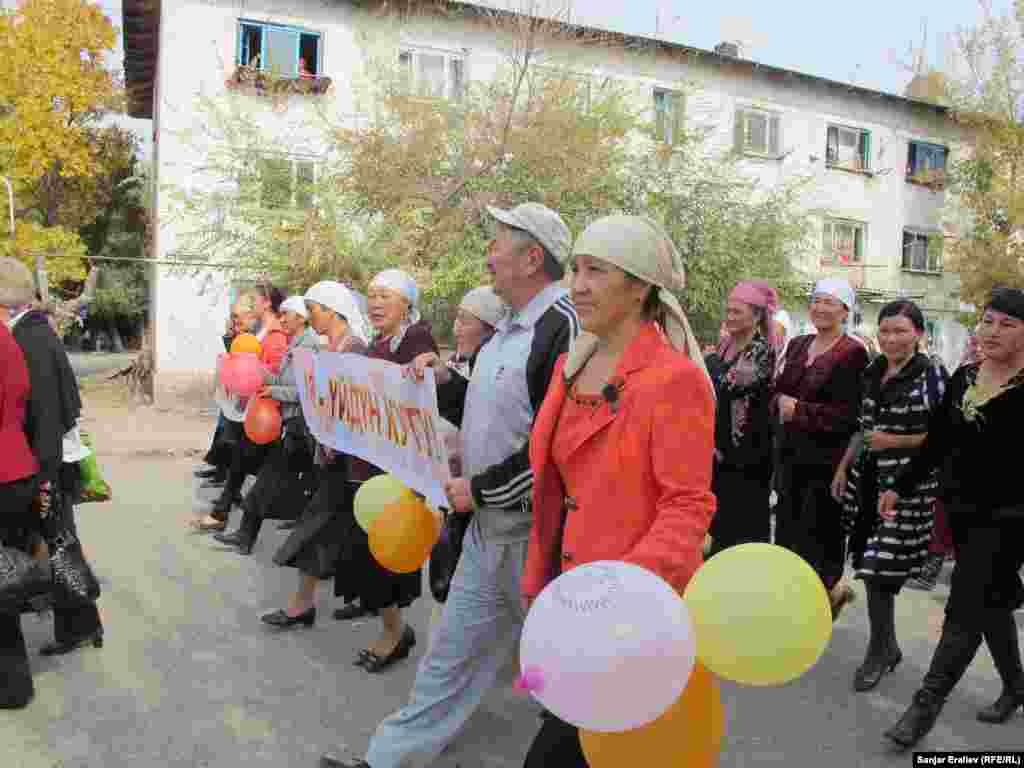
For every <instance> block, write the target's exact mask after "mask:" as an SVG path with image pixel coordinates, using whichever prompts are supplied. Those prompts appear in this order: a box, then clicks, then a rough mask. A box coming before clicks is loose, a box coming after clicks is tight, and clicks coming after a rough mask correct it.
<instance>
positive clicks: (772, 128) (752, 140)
mask: <svg viewBox="0 0 1024 768" xmlns="http://www.w3.org/2000/svg"><path fill="white" fill-rule="evenodd" d="M734 125H735V135H734V137H733V139H734V142H733V143H734V145H735V148H736V151H737V152H740V153H742V154H744V155H760V156H762V157H778V156H779V155H780V154H781V151H780V147H781V145H782V121H781V119H780V117H779V116H778V115H776V114H774V113H772V112H765V111H763V110H760V109H749V108H746V107H744V108H743V109H737V110H736V122H735V124H734Z"/></svg>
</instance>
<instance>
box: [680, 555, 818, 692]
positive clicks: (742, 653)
mask: <svg viewBox="0 0 1024 768" xmlns="http://www.w3.org/2000/svg"><path fill="white" fill-rule="evenodd" d="M683 599H684V600H685V602H686V607H687V608H688V609H689V611H690V617H691V618H692V619H693V627H694V632H695V633H696V635H697V658H698V659H699V660H700V662H701V663H702V664H704V665H705V666H706V667H707V668H708V669H709V670H711V672H713V673H714V674H716V675H718V676H719V677H721V678H723V679H725V680H732V681H733V682H736V683H740V684H743V685H783V684H784V683H788V682H790V681H792V680H795V679H797V678H798V677H800V676H801V675H802V674H804V673H805V672H806V671H807V670H808V669H810V668H811V667H813V666H814V664H815V663H816V662H817V661H818V659H820V658H821V655H822V654H823V653H824V652H825V648H827V647H828V643H829V640H830V639H831V638H832V611H831V608H830V606H829V600H828V594H827V593H826V591H825V587H824V585H822V583H821V579H819V578H818V574H817V573H815V572H814V569H813V568H811V566H810V565H808V564H807V563H806V562H805V561H804V560H803V559H802V558H801V557H800V556H799V555H796V554H794V553H793V552H790V551H789V550H788V549H785V548H783V547H779V546H776V545H774V544H740V545H738V546H735V547H730V548H728V549H725V550H723V551H722V552H720V553H718V554H717V555H715V556H714V557H713V558H711V559H710V560H708V561H707V562H706V563H704V565H702V566H701V567H700V569H699V570H698V571H697V573H696V574H695V575H694V577H693V579H692V580H691V581H690V584H689V586H687V588H686V592H685V594H684V595H683Z"/></svg>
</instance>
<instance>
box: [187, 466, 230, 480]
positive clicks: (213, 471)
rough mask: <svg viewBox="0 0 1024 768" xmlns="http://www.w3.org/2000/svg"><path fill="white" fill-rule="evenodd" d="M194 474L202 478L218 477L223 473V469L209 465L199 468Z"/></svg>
mask: <svg viewBox="0 0 1024 768" xmlns="http://www.w3.org/2000/svg"><path fill="white" fill-rule="evenodd" d="M192 474H193V475H195V476H196V477H198V478H199V479H200V480H209V479H210V478H211V477H218V476H220V475H223V474H224V472H223V470H221V469H219V468H217V467H207V468H206V469H197V470H194V471H193V472H192Z"/></svg>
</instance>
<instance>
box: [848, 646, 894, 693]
mask: <svg viewBox="0 0 1024 768" xmlns="http://www.w3.org/2000/svg"><path fill="white" fill-rule="evenodd" d="M901 661H903V654H902V653H900V652H899V651H896V654H895V655H892V656H871V657H869V658H867V659H865V660H864V663H863V664H861V665H860V667H858V669H857V672H856V674H854V676H853V690H855V691H858V692H859V693H863V692H864V691H871V690H874V689H875V688H877V687H878V684H879V683H880V682H882V678H883V677H885V676H886V675H887V674H889V673H890V672H892V671H893V670H894V669H896V667H897V666H899V663H900V662H901Z"/></svg>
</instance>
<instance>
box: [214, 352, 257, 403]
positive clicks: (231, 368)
mask: <svg viewBox="0 0 1024 768" xmlns="http://www.w3.org/2000/svg"><path fill="white" fill-rule="evenodd" d="M220 380H221V383H222V384H223V385H224V389H226V390H227V391H228V392H231V393H233V394H236V395H239V396H240V397H252V396H253V395H255V394H256V392H257V390H259V388H260V387H262V386H263V366H262V365H260V359H259V358H258V357H257V356H256V355H254V354H252V353H251V352H233V353H231V354H228V355H227V356H226V357H225V360H224V364H223V365H222V366H221V369H220Z"/></svg>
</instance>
